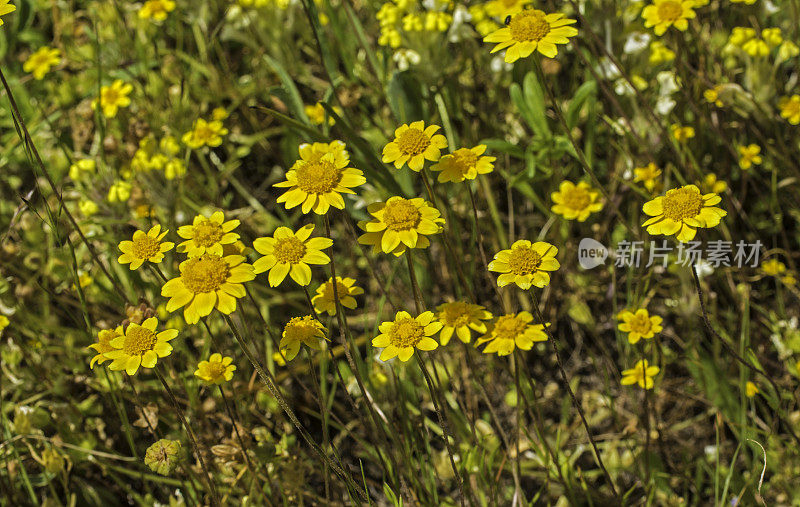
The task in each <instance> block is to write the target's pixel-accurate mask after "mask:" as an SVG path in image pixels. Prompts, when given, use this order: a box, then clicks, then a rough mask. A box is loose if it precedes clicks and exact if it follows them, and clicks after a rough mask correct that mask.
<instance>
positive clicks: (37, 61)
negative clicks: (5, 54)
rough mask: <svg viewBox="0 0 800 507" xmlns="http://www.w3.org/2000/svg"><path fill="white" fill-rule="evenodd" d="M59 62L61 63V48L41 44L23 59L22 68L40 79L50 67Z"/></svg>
mask: <svg viewBox="0 0 800 507" xmlns="http://www.w3.org/2000/svg"><path fill="white" fill-rule="evenodd" d="M59 63H61V50H60V49H54V48H49V47H47V46H43V47H41V48H39V49H38V50H36V52H35V53H33V54H32V55H31V56H29V57H28V59H27V60H25V63H24V64H23V65H22V70H24V71H25V72H30V73H31V74H33V78H34V79H37V80H40V79H43V78H44V76H45V74H47V73H48V72H50V67H52V66H53V65H58V64H59Z"/></svg>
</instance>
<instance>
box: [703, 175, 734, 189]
mask: <svg viewBox="0 0 800 507" xmlns="http://www.w3.org/2000/svg"><path fill="white" fill-rule="evenodd" d="M703 189H704V190H706V191H708V192H713V193H715V194H721V193H722V192H724V191H726V190H727V189H728V184H727V183H725V182H724V181H722V180H717V175H716V174H714V173H710V174H706V176H705V178H703Z"/></svg>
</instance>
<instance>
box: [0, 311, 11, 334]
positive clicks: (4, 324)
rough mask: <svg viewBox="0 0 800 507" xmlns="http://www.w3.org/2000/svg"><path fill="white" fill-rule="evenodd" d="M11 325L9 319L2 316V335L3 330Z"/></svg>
mask: <svg viewBox="0 0 800 507" xmlns="http://www.w3.org/2000/svg"><path fill="white" fill-rule="evenodd" d="M9 324H11V321H10V320H8V317H6V316H5V315H0V334H2V332H3V329H5V328H7V327H8V325H9Z"/></svg>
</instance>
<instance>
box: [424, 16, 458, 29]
mask: <svg viewBox="0 0 800 507" xmlns="http://www.w3.org/2000/svg"><path fill="white" fill-rule="evenodd" d="M452 21H453V15H452V14H449V13H447V12H442V11H428V12H426V13H425V30H427V31H429V32H446V31H447V29H448V28H450V23H452Z"/></svg>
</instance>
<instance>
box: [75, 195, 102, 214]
mask: <svg viewBox="0 0 800 507" xmlns="http://www.w3.org/2000/svg"><path fill="white" fill-rule="evenodd" d="M78 209H79V210H80V212H81V214H82V215H83V216H85V217H86V218H89V217H91V216H92V215H94V214H96V213H97V212H98V210H99V209H100V207H99V206H98V205H97V203H96V202H94V201H90V200H89V199H81V200H80V201H78Z"/></svg>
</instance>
